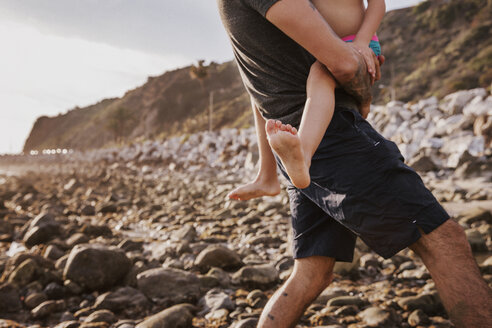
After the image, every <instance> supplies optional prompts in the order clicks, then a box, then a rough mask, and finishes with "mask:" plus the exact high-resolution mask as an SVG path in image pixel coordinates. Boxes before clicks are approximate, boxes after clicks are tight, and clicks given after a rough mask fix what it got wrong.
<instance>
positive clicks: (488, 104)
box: [463, 96, 492, 116]
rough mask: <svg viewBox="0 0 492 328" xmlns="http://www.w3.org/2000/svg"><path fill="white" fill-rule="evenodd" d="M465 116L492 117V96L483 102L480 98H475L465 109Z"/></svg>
mask: <svg viewBox="0 0 492 328" xmlns="http://www.w3.org/2000/svg"><path fill="white" fill-rule="evenodd" d="M463 114H465V115H468V116H472V115H473V116H482V115H489V116H492V96H489V97H487V98H486V99H485V100H482V98H481V97H480V96H477V97H475V98H474V99H473V100H472V101H471V102H470V103H469V104H468V105H466V106H465V108H464V109H463Z"/></svg>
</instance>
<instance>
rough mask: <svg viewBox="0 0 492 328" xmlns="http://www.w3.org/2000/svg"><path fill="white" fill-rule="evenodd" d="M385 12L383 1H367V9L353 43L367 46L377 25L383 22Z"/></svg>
mask: <svg viewBox="0 0 492 328" xmlns="http://www.w3.org/2000/svg"><path fill="white" fill-rule="evenodd" d="M385 12H386V4H385V2H384V0H367V9H366V13H365V15H364V21H363V22H362V25H361V26H360V28H359V31H358V32H357V35H356V36H355V39H354V43H355V44H360V45H365V46H366V47H367V46H369V42H371V39H372V36H373V35H374V34H375V33H376V31H377V30H378V27H379V24H380V23H381V21H382V20H383V17H384V13H385Z"/></svg>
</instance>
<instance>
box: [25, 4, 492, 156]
mask: <svg viewBox="0 0 492 328" xmlns="http://www.w3.org/2000/svg"><path fill="white" fill-rule="evenodd" d="M491 28H492V1H491V0H454V1H446V0H436V1H428V2H424V3H421V4H420V5H418V6H416V7H413V8H406V9H401V10H395V11H392V12H389V13H387V14H386V16H385V19H384V21H383V22H382V24H381V27H380V32H379V36H380V39H381V40H382V47H383V53H384V54H385V55H386V58H387V63H386V64H385V66H384V67H383V78H382V80H381V81H380V82H379V83H378V85H376V87H375V88H374V102H375V103H385V102H387V101H389V100H390V99H391V94H392V91H394V92H393V93H394V95H395V96H396V99H398V100H402V101H406V102H408V101H414V100H417V99H419V98H423V97H429V96H431V95H435V96H437V97H438V98H441V97H443V96H444V95H446V94H449V93H451V92H453V91H457V90H462V89H471V88H475V87H486V88H487V87H490V84H491V82H492V38H491V37H490V36H491V35H492V33H491ZM206 67H207V68H208V69H207V72H208V73H207V75H208V76H207V77H206V78H204V79H203V81H201V80H200V79H197V78H193V77H192V75H191V74H190V67H186V68H182V69H177V70H174V71H170V72H166V73H165V74H163V75H161V76H157V77H150V78H149V79H148V81H147V82H146V83H145V84H144V85H142V86H140V87H138V88H136V89H133V90H130V91H128V92H127V93H126V94H125V95H124V96H123V97H122V98H114V99H105V100H103V101H101V102H99V103H97V104H94V105H91V106H88V107H85V108H74V109H72V110H69V111H68V112H67V113H65V114H61V115H58V116H56V117H46V116H42V117H39V118H38V119H37V120H36V122H35V123H34V125H33V128H32V130H31V133H30V135H29V137H28V138H27V140H26V142H25V145H24V152H27V151H29V150H32V149H39V150H40V149H44V148H73V149H90V148H99V147H104V146H106V145H109V144H112V143H114V142H127V141H132V140H136V139H139V138H140V139H142V138H144V139H154V138H160V139H162V138H167V137H169V136H173V135H179V134H187V133H193V132H197V131H203V130H206V129H208V126H209V121H208V110H209V103H210V94H211V93H212V92H213V103H214V106H213V108H214V113H213V121H212V126H213V129H214V130H216V129H221V128H225V127H246V126H249V125H251V124H252V116H251V114H250V107H249V100H248V96H247V95H246V93H245V91H244V87H243V85H242V82H241V79H240V77H239V73H238V71H237V68H236V67H235V64H234V63H233V62H227V63H223V64H216V63H211V64H210V65H209V66H206Z"/></svg>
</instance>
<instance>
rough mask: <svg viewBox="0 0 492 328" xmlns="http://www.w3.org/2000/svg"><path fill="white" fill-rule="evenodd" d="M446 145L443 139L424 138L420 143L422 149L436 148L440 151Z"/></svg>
mask: <svg viewBox="0 0 492 328" xmlns="http://www.w3.org/2000/svg"><path fill="white" fill-rule="evenodd" d="M443 145H444V140H442V139H441V138H424V139H422V141H421V142H420V147H421V148H436V149H439V148H441V147H442V146H443Z"/></svg>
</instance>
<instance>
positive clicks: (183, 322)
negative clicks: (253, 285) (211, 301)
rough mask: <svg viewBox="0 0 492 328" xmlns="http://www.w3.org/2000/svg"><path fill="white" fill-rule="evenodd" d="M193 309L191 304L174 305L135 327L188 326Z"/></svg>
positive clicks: (191, 319) (191, 318) (177, 327)
mask: <svg viewBox="0 0 492 328" xmlns="http://www.w3.org/2000/svg"><path fill="white" fill-rule="evenodd" d="M194 309H195V307H194V306H193V305H191V304H178V305H174V306H171V307H170V308H167V309H165V310H164V311H161V312H159V313H156V314H154V315H153V316H150V317H148V318H147V319H145V320H144V321H142V322H141V323H139V324H138V325H137V326H136V328H189V327H191V324H192V321H193V311H194Z"/></svg>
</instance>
